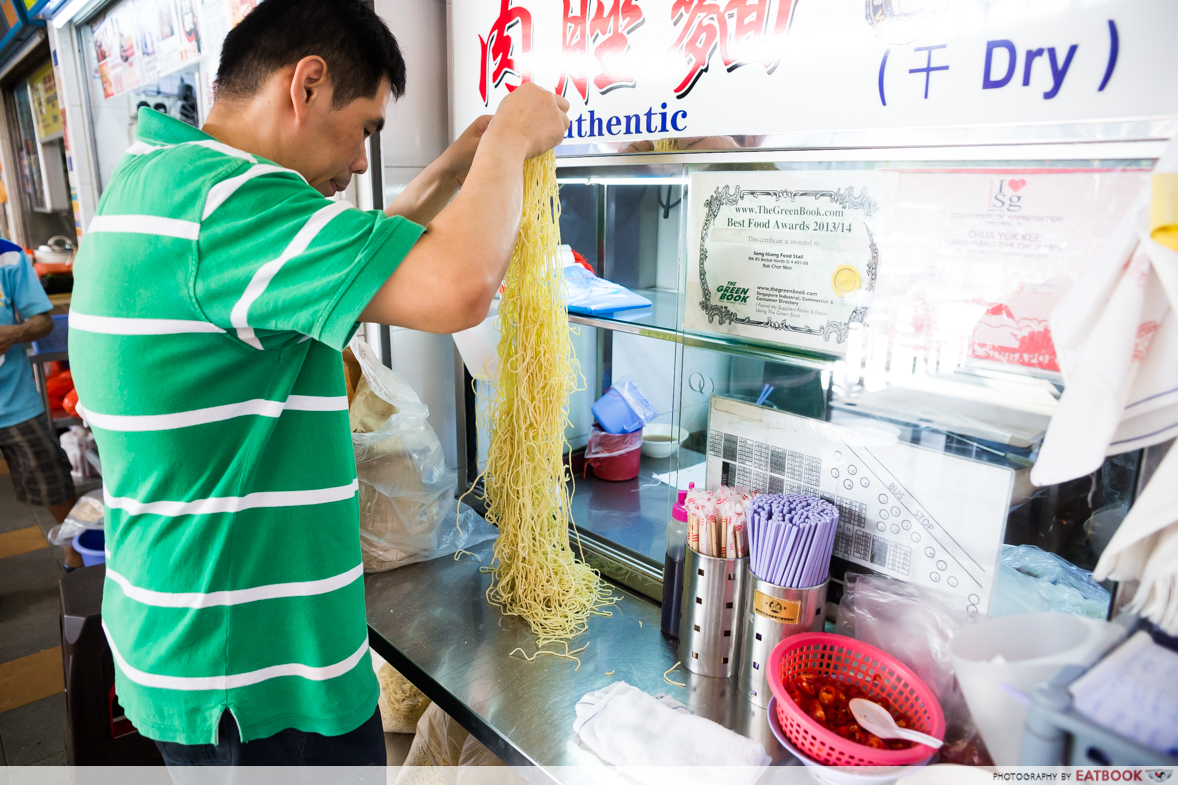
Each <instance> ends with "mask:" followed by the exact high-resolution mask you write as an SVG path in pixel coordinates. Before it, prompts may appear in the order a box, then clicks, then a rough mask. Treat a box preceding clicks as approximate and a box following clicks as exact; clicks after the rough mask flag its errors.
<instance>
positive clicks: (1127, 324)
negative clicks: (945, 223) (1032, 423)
mask: <svg viewBox="0 0 1178 785" xmlns="http://www.w3.org/2000/svg"><path fill="white" fill-rule="evenodd" d="M1051 333H1052V339H1053V341H1054V342H1055V348H1056V354H1057V356H1058V358H1059V365H1060V369H1061V370H1062V371H1063V377H1064V384H1065V387H1064V392H1063V396H1062V397H1061V398H1060V401H1059V406H1058V408H1057V409H1056V412H1055V415H1054V416H1053V417H1052V419H1051V424H1050V425H1049V426H1048V428H1047V435H1046V437H1045V438H1044V441H1043V446H1042V448H1041V449H1040V451H1039V457H1038V460H1037V461H1036V463H1035V466H1034V468H1033V469H1032V470H1031V481H1032V482H1033V483H1034V484H1036V485H1040V486H1042V485H1054V484H1056V483H1061V482H1066V481H1068V480H1072V479H1075V478H1077V477H1083V476H1084V475H1087V474H1091V473H1092V472H1094V471H1096V470H1097V469H1098V468H1099V467H1100V465H1101V463H1103V462H1104V459H1105V456H1107V455H1117V454H1119V453H1123V452H1128V451H1130V450H1136V449H1140V448H1142V447H1148V446H1150V445H1153V444H1158V443H1160V442H1164V441H1166V440H1168V439H1171V438H1173V437H1175V436H1178V138H1176V139H1175V140H1173V141H1172V142H1171V144H1170V147H1169V148H1168V149H1167V151H1166V153H1165V155H1164V156H1162V158H1161V159H1160V160H1159V161H1158V163H1157V165H1156V166H1155V167H1154V174H1153V177H1152V178H1151V182H1150V184H1149V185H1148V186H1147V187H1146V188H1144V189H1143V190H1142V193H1141V194H1140V195H1139V196H1138V198H1137V199H1136V200H1135V201H1134V204H1133V207H1132V208H1130V210H1129V212H1128V213H1127V214H1126V215H1125V217H1124V218H1123V219H1122V220H1121V222H1120V223H1119V224H1118V226H1117V228H1116V230H1115V231H1114V232H1113V234H1112V236H1111V237H1110V238H1109V240H1108V241H1107V242H1106V243H1105V244H1104V246H1103V248H1102V249H1101V251H1100V253H1099V255H1098V256H1097V257H1096V258H1095V259H1094V260H1093V262H1092V264H1090V265H1089V266H1088V268H1087V269H1086V270H1085V271H1084V272H1083V274H1081V276H1080V278H1079V279H1078V280H1077V281H1076V283H1075V285H1073V286H1072V288H1071V289H1069V290H1068V292H1067V294H1065V295H1064V297H1063V299H1062V300H1060V302H1059V304H1058V305H1057V306H1056V308H1055V310H1054V311H1053V312H1052V314H1051ZM1166 554H1168V556H1167V555H1166ZM1094 575H1095V577H1096V578H1097V579H1098V580H1101V579H1103V578H1105V577H1112V578H1114V579H1116V580H1122V581H1123V580H1129V579H1139V580H1140V581H1141V585H1140V588H1139V589H1138V592H1137V594H1136V595H1135V597H1134V599H1133V601H1132V603H1131V607H1132V608H1134V609H1135V610H1137V611H1139V612H1141V613H1142V614H1143V615H1145V616H1147V617H1148V618H1150V619H1151V620H1153V621H1154V622H1156V623H1159V624H1161V625H1162V626H1163V627H1164V628H1166V631H1167V632H1169V633H1171V634H1173V633H1175V632H1178V609H1176V608H1175V607H1174V605H1175V603H1178V450H1171V453H1170V455H1168V456H1167V458H1166V460H1165V461H1164V462H1163V463H1162V466H1161V467H1159V469H1158V471H1157V472H1156V473H1155V475H1154V478H1153V479H1152V480H1151V482H1150V483H1149V486H1148V487H1147V488H1146V489H1145V491H1144V492H1143V493H1142V494H1141V496H1140V498H1139V499H1138V500H1137V502H1136V504H1135V505H1134V506H1133V508H1132V509H1131V510H1130V512H1129V515H1128V516H1127V517H1126V518H1125V520H1124V521H1123V522H1122V523H1121V526H1120V528H1119V529H1118V530H1117V532H1116V534H1115V535H1114V536H1113V538H1112V540H1111V541H1110V542H1109V545H1108V547H1107V548H1106V549H1105V551H1104V554H1103V555H1102V556H1101V559H1100V562H1099V563H1098V564H1097V567H1096V570H1095V573H1094Z"/></svg>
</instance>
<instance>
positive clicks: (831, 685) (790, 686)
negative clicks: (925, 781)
mask: <svg viewBox="0 0 1178 785" xmlns="http://www.w3.org/2000/svg"><path fill="white" fill-rule="evenodd" d="M876 678H877V679H878V678H879V677H878V675H877V676H876ZM785 691H786V693H787V694H788V695H789V697H790V698H791V699H792V700H793V702H794V703H796V704H797V705H798V708H800V709H801V710H802V711H804V712H806V714H808V715H809V716H810V719H812V720H814V721H815V722H817V723H818V724H819V725H821V726H822V727H824V728H826V729H827V730H829V731H832V732H834V733H837V734H838V735H839V736H842V737H843V738H844V739H847V740H848V741H853V742H855V743H856V744H862V745H864V746H867V747H871V748H872V749H877V750H906V749H909V748H910V747H912V745H913V742H910V741H903V740H901V739H881V738H880V737H879V736H876V735H875V734H874V733H868V732H867V731H865V730H863V728H861V727H859V723H857V722H856V721H855V715H854V714H852V713H851V707H850V703H851V700H852V699H854V698H865V699H866V700H870V701H874V702H876V703H878V704H879V705H880V706H883V707H884V708H885V709H887V710H888V713H889V714H891V715H892V717H893V719H895V720H896V724H897V725H899V726H900V727H901V728H907V727H909V726H910V723H909V721H908V718H907V717H905V716H903V715H902V714H900V713H899V712H898V711H896V710H895V709H894V708H893V707H892V704H891V703H889V702H888V700H887V699H886V698H883V697H878V698H877V697H872V696H871V695H868V694H867V693H866V692H864V691H863V690H861V689H859V688H858V687H856V686H854V685H851V684H846V683H844V682H841V681H839V680H838V679H836V678H834V677H832V676H827V675H825V674H822V673H816V672H812V673H799V674H797V675H796V676H794V677H793V678H792V679H790V680H789V681H787V682H786V683H785Z"/></svg>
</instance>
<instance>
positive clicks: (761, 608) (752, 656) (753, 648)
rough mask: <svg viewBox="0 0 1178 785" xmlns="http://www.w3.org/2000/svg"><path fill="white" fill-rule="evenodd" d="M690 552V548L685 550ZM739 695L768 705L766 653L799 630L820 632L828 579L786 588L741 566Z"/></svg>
mask: <svg viewBox="0 0 1178 785" xmlns="http://www.w3.org/2000/svg"><path fill="white" fill-rule="evenodd" d="M689 552H690V551H689ZM743 568H744V571H745V573H746V575H745V576H744V580H743V583H744V589H745V593H744V604H743V606H742V612H741V618H742V621H743V625H742V626H743V635H742V636H741V637H742V642H741V658H740V671H739V673H740V678H739V684H740V691H741V694H743V695H744V696H745V698H747V699H748V700H749V702H750V703H753V704H754V705H756V706H760V707H761V708H763V709H765V708H768V707H769V699H770V698H772V697H773V694H772V693H771V692H770V691H769V674H768V673H767V672H766V668H767V667H768V665H769V654H770V653H771V652H772V651H773V649H774V647H775V646H777V644H778V643H781V641H783V640H785V639H786V638H788V637H789V636H791V635H797V634H798V633H802V632H822V627H823V625H824V624H825V622H826V613H825V611H826V588H827V586H828V585H829V584H830V579H829V578H828V579H827V580H825V581H823V582H822V583H820V584H818V585H817V586H811V587H809V588H806V589H788V588H786V587H784V586H775V585H774V584H772V583H769V582H768V581H763V580H761V579H760V578H758V577H757V576H756V575H754V574H753V572H752V570H750V569H749V567H748V564H747V563H746V564H745V565H744V566H743Z"/></svg>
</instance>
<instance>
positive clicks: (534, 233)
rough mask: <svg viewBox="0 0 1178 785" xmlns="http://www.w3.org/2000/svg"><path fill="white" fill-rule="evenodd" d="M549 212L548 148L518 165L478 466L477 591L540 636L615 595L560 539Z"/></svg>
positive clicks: (562, 636) (566, 360) (565, 387)
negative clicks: (486, 543) (484, 527)
mask: <svg viewBox="0 0 1178 785" xmlns="http://www.w3.org/2000/svg"><path fill="white" fill-rule="evenodd" d="M559 221H560V198H559V196H558V194H557V185H556V158H555V156H554V154H553V153H552V152H548V153H546V154H545V155H542V156H539V157H537V158H533V159H531V160H529V161H527V162H526V163H525V164H524V205H523V215H522V216H521V220H520V229H519V237H518V239H517V240H516V245H515V251H514V253H513V255H512V259H511V266H510V267H509V268H508V271H507V277H506V279H505V289H504V293H503V297H502V300H501V302H500V306H499V327H500V338H499V352H498V354H499V372H498V379H497V380H496V388H495V397H494V399H493V400H492V401H491V402H490V410H489V413H488V418H489V422H490V428H491V438H490V443H489V446H488V449H487V465H486V467H485V469H484V470H483V474H482V478H483V484H484V488H485V490H486V498H487V520H489V521H490V522H491V523H494V524H495V525H497V526H498V527H499V537H498V538H497V539H496V541H495V547H494V558H493V559H492V562H491V568H490V570H489V571H490V573H491V585H490V587H489V588H488V589H487V600H488V602H490V603H491V604H492V605H496V606H498V607H499V608H500V609H501V610H502V611H503V613H505V614H507V615H513V616H520V617H522V618H523V619H525V620H526V621H527V622H528V624H529V626H530V627H531V629H532V632H533V633H534V634H535V635H536V636H537V646H538V647H542V646H544V645H545V644H547V643H551V642H556V641H568V640H571V639H572V638H575V637H576V636H578V635H580V634H581V633H583V632H584V631H585V630H586V628H587V622H588V618H589V616H590V615H591V614H595V613H597V614H602V612H601V611H600V610H598V609H599V608H600V607H601V606H603V605H608V604H612V603H613V602H616V598H615V597H613V595H612V593H611V592H610V590H609V588H608V586H606V585H605V584H604V583H603V582H602V581H601V578H600V576H599V575H598V574H597V573H596V571H594V570H593V569H591V568H590V567H589V566H588V565H586V564H585V563H583V562H580V561H577V560H576V559H575V558H574V556H573V551H572V549H571V548H570V546H569V524H570V511H569V502H570V492H569V488H568V485H567V484H566V483H567V480H568V479H571V478H570V477H568V473H567V472H566V469H565V465H564V460H563V456H564V452H565V447H566V446H567V444H566V441H565V427H566V425H567V424H568V397H569V393H571V392H573V391H574V390H575V389H576V387H577V382H578V380H579V379H580V378H581V373H580V366H579V365H578V364H577V359H576V357H575V356H574V354H573V347H572V343H571V341H570V339H569V324H568V311H567V308H566V305H565V292H564V283H563V275H562V267H563V265H562V263H561V260H560V256H559V245H560V228H559ZM486 569H487V568H484V570H486ZM602 615H610V614H608V613H604V614H602ZM566 650H567V645H566ZM537 654H555V652H545V651H539V652H537ZM525 656H526V655H525ZM535 656H536V655H533V657H532V659H534V658H535ZM561 656H565V655H561ZM578 665H579V662H578Z"/></svg>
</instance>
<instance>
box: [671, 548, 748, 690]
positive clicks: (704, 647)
mask: <svg viewBox="0 0 1178 785" xmlns="http://www.w3.org/2000/svg"><path fill="white" fill-rule="evenodd" d="M748 561H749V560H748V557H747V556H745V557H743V558H740V559H725V558H719V557H713V556H704V555H703V554H701V553H698V552H696V551H695V550H694V549H692V548H691V547H688V548H687V556H686V558H685V559H684V562H683V602H682V608H683V610H682V616H681V617H680V621H679V660H680V661H681V662H682V663H683V667H685V668H687V670H689V671H691V672H692V673H698V674H700V675H701V676H716V677H720V678H728V677H730V676H732V675H733V674H734V673H735V672H736V662H737V656H738V652H739V650H740V609H741V607H742V606H743V604H744V585H745V575H746V574H748Z"/></svg>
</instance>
